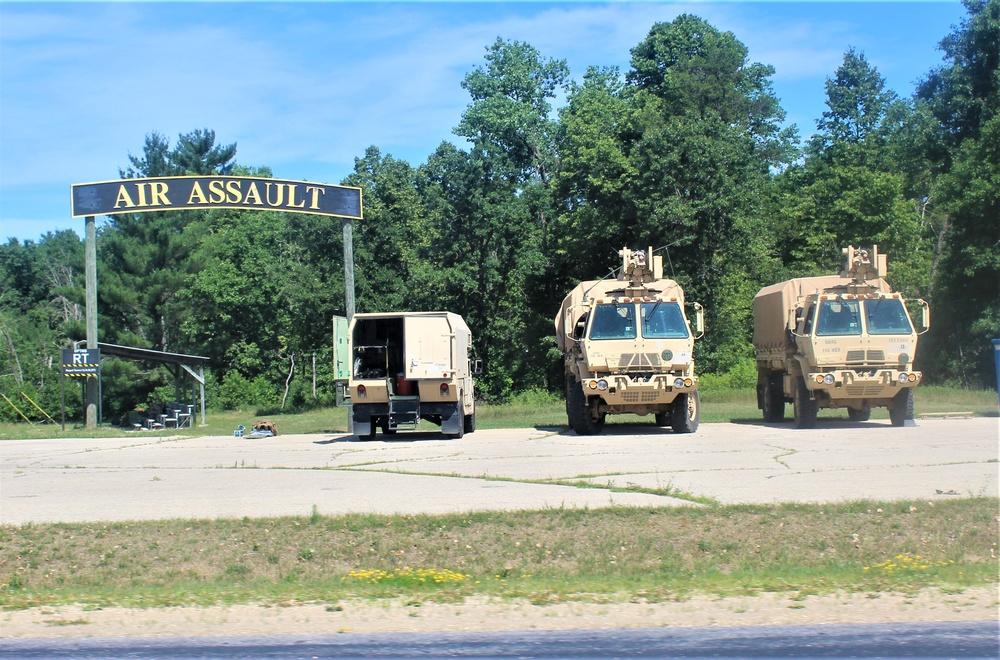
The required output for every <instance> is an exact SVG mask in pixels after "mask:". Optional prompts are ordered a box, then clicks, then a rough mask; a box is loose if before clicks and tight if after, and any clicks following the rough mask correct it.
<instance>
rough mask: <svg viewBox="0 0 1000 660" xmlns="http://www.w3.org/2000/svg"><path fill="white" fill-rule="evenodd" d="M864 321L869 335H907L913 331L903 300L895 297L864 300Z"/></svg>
mask: <svg viewBox="0 0 1000 660" xmlns="http://www.w3.org/2000/svg"><path fill="white" fill-rule="evenodd" d="M865 323H867V324H868V334H870V335H908V334H910V333H912V332H913V327H912V326H911V325H910V319H909V318H908V317H907V316H906V310H905V309H904V308H903V301H902V300H897V299H895V298H881V299H876V300H866V301H865Z"/></svg>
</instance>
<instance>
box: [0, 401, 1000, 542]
mask: <svg viewBox="0 0 1000 660" xmlns="http://www.w3.org/2000/svg"><path fill="white" fill-rule="evenodd" d="M608 429H609V431H608V432H607V433H605V434H603V435H599V436H577V435H576V434H574V433H572V432H565V431H564V432H558V431H557V430H551V429H503V430H480V431H477V432H476V433H474V434H471V435H467V436H465V437H464V438H462V439H461V440H450V439H445V438H443V437H442V436H441V435H440V434H434V433H421V434H410V435H406V434H402V433H401V434H399V435H397V436H395V438H394V439H392V441H390V442H384V441H382V438H383V437H386V436H382V435H379V436H378V438H379V439H378V440H376V441H372V442H361V441H358V440H357V439H356V438H355V437H354V436H345V435H287V436H285V435H282V436H278V437H275V438H264V439H250V438H233V437H218V436H215V437H202V438H155V437H143V436H141V435H137V436H134V437H127V438H105V439H78V438H77V439H66V438H64V439H50V440H9V441H3V442H0V523H8V524H23V523H27V522H51V521H63V522H76V521H92V520H109V521H110V520H129V519H158V518H174V517H183V518H190V517H196V518H202V517H242V516H251V517H259V516H277V515H309V514H310V513H311V512H312V511H313V507H315V508H316V511H318V512H319V513H321V514H326V515H336V514H342V513H349V512H370V513H448V512H461V511H472V510H501V509H541V508H546V507H590V508H597V507H605V506H611V505H629V506H651V507H652V506H672V505H681V504H688V503H689V502H688V501H687V500H685V499H683V498H678V497H670V496H667V495H653V494H647V493H636V492H615V491H613V490H611V489H610V488H609V487H610V486H614V487H623V488H627V487H631V486H641V487H644V488H657V489H671V490H670V492H674V493H678V492H679V493H684V494H687V495H691V496H697V497H703V498H712V499H714V500H717V501H719V502H723V503H770V502H783V501H799V502H836V501H844V500H856V499H863V498H869V499H880V500H894V499H920V500H928V501H935V500H943V499H947V498H950V497H968V496H992V497H996V496H997V494H998V487H997V482H998V463H997V458H998V453H1000V450H998V430H1000V420H998V419H997V418H974V419H962V420H921V421H919V422H918V425H917V426H916V427H915V428H914V427H911V428H894V427H891V426H890V425H889V423H888V422H887V421H873V422H869V423H863V424H852V423H848V422H833V421H831V422H830V423H829V424H826V425H824V426H821V428H818V429H814V430H795V429H793V428H791V427H790V426H789V425H787V424H785V425H772V424H763V423H760V424H754V423H742V424H703V425H702V426H701V428H700V429H699V430H698V432H697V433H695V434H691V435H674V434H673V433H671V432H670V431H663V430H660V429H657V428H655V427H652V426H644V425H638V424H636V425H621V426H618V425H615V426H611V427H608ZM556 482H561V483H556ZM568 482H569V483H568ZM572 482H589V483H591V484H594V485H598V486H601V488H581V487H578V486H575V485H573V483H572Z"/></svg>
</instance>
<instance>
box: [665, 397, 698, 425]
mask: <svg viewBox="0 0 1000 660" xmlns="http://www.w3.org/2000/svg"><path fill="white" fill-rule="evenodd" d="M700 420H701V399H700V398H699V397H698V393H697V392H690V393H684V394H679V395H677V398H676V399H674V407H673V409H672V410H671V411H670V426H672V427H673V429H674V433H694V432H695V431H697V430H698V422H699V421H700Z"/></svg>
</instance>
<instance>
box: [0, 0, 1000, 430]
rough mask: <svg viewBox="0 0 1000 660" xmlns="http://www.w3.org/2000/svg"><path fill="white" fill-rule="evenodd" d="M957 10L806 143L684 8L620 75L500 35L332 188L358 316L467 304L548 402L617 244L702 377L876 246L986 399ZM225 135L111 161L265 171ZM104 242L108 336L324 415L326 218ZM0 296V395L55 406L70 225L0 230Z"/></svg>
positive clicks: (981, 270)
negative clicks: (661, 294)
mask: <svg viewBox="0 0 1000 660" xmlns="http://www.w3.org/2000/svg"><path fill="white" fill-rule="evenodd" d="M965 6H966V9H967V15H966V17H965V18H964V19H963V20H962V22H961V23H960V24H959V25H957V26H953V27H952V28H951V30H950V32H948V33H947V34H946V35H945V36H944V37H943V39H942V41H941V42H940V49H941V51H942V52H943V62H944V63H943V64H942V65H941V66H938V67H935V68H933V69H932V70H930V71H928V72H927V73H926V75H925V76H924V77H923V78H922V79H921V80H920V81H919V82H918V83H917V85H916V86H915V89H914V91H913V94H912V95H911V96H910V97H909V98H901V97H899V96H897V95H896V94H894V93H893V92H892V91H890V90H889V89H887V87H886V85H885V80H884V78H883V77H882V76H881V75H880V74H879V72H878V71H877V69H876V67H874V66H873V65H872V64H871V63H870V62H869V61H868V60H867V58H866V57H865V54H864V53H863V52H859V51H856V50H854V49H848V50H847V51H846V52H845V53H844V55H843V61H842V63H841V65H840V66H839V67H838V68H837V69H836V71H834V72H832V74H831V76H830V77H828V78H827V81H826V93H827V100H826V105H827V110H826V111H824V112H823V114H822V117H821V118H819V119H818V120H817V122H816V131H815V133H814V134H813V135H812V136H811V137H809V138H808V139H806V140H804V141H803V140H800V138H799V135H798V132H797V129H796V128H795V127H785V126H784V120H785V113H784V111H783V110H782V108H781V105H780V102H779V100H778V99H777V98H776V96H775V95H774V93H773V90H772V87H771V78H772V76H773V75H774V73H775V71H774V68H773V67H772V66H770V65H767V64H762V63H757V62H751V61H750V60H749V58H748V51H747V48H746V46H745V45H744V44H743V43H741V42H740V41H739V39H738V38H737V37H736V35H734V34H733V33H731V32H722V31H720V30H717V29H716V28H714V27H713V26H712V25H710V24H709V23H707V22H706V21H704V20H702V19H701V18H699V17H697V16H694V15H688V14H686V15H682V16H679V17H677V18H676V19H675V20H673V21H671V22H664V23H656V24H654V25H653V26H652V27H651V29H650V30H649V33H648V35H647V36H646V37H645V39H643V41H642V42H640V43H639V44H637V45H636V46H635V47H634V48H633V49H632V50H631V56H632V57H631V63H630V68H629V69H628V70H627V71H625V72H624V73H623V72H621V71H620V70H618V69H617V68H615V67H596V66H595V67H591V68H589V69H588V70H587V71H586V72H585V73H584V74H583V76H582V78H581V79H580V80H579V81H574V80H573V79H572V78H571V77H570V71H569V68H568V67H567V65H566V63H565V61H562V60H557V59H551V58H548V57H545V56H544V55H542V54H541V53H539V52H538V51H537V50H536V49H535V48H533V47H532V46H531V45H529V44H527V43H523V42H519V41H511V40H504V39H500V38H498V39H497V40H496V42H494V43H493V44H491V45H489V46H488V47H487V48H486V56H485V61H484V62H483V63H482V64H481V65H480V66H477V67H475V68H474V69H473V70H472V71H470V72H469V73H468V74H467V75H466V76H465V78H464V81H463V82H462V86H463V88H464V89H465V90H466V91H468V93H469V96H470V102H469V105H468V106H467V108H466V110H465V112H464V113H463V114H462V117H461V121H460V122H459V124H458V126H457V127H456V128H455V129H454V133H455V136H457V137H458V138H463V139H464V141H461V142H459V143H457V144H456V142H449V141H443V142H442V143H441V144H440V145H439V146H438V147H437V149H436V150H435V151H434V152H433V153H432V154H430V155H429V156H428V157H427V160H426V162H424V163H423V164H420V165H418V166H413V165H411V164H409V163H408V162H406V161H403V160H399V159H396V158H393V157H392V156H391V155H389V154H383V153H382V151H381V150H380V149H379V148H378V147H377V146H372V147H369V148H368V149H367V150H366V152H365V153H364V155H363V156H361V157H358V158H356V159H355V166H354V171H353V173H352V174H350V175H349V176H348V177H346V178H345V179H344V180H343V181H341V182H340V183H341V184H343V185H349V186H357V187H359V188H361V189H362V191H363V198H364V204H365V207H364V220H362V221H358V222H356V223H355V226H354V240H353V250H354V259H355V280H356V300H357V311H359V312H374V311H398V310H439V309H446V310H450V311H454V312H457V313H460V314H462V315H463V316H464V317H465V319H466V320H467V322H468V323H469V325H470V327H471V328H472V331H473V337H474V340H475V348H476V352H477V356H478V357H480V358H482V359H483V360H484V362H485V365H486V372H485V373H484V375H483V376H482V378H481V379H480V381H479V387H480V389H481V391H482V393H483V396H484V397H485V398H487V399H489V400H493V401H503V400H506V399H507V398H509V397H510V396H512V395H514V394H517V393H518V392H521V391H525V390H531V389H548V390H552V391H558V390H560V389H561V385H562V384H561V378H562V368H561V361H560V356H559V354H558V351H557V350H556V348H555V337H554V328H553V324H552V319H553V316H554V315H555V313H556V311H557V309H558V307H559V303H560V301H561V300H562V298H563V296H564V295H565V294H566V293H567V292H568V291H569V290H570V289H571V288H572V287H573V286H574V285H575V284H576V282H578V281H580V280H582V279H594V278H597V277H601V276H604V275H606V274H608V273H609V272H610V271H611V270H612V269H613V268H614V267H615V266H616V265H617V259H618V256H617V250H618V249H619V248H621V247H622V246H625V245H628V246H630V247H634V248H643V247H645V246H646V245H652V246H654V247H655V248H657V249H661V250H662V252H661V253H662V254H663V255H664V256H665V257H666V258H665V259H664V261H665V263H666V264H667V270H668V271H669V273H670V274H671V275H672V276H673V277H674V279H676V280H677V281H678V282H679V283H680V284H681V285H682V286H683V287H684V288H685V290H686V296H687V297H688V299H690V300H697V301H699V302H701V303H702V304H703V305H704V306H705V309H706V325H707V333H706V336H705V338H704V339H703V340H702V341H701V342H699V344H698V346H697V349H696V359H697V360H698V364H699V369H700V370H701V371H702V372H709V373H718V374H723V373H727V372H734V373H735V372H741V373H752V368H750V369H747V366H748V365H752V362H753V349H752V346H751V344H750V337H751V331H752V301H753V296H754V294H755V293H756V292H757V290H758V289H759V288H760V287H761V286H765V285H767V284H771V283H773V282H776V281H780V280H783V279H786V278H788V277H791V276H800V275H816V274H828V273H832V272H836V271H838V270H839V268H840V265H841V255H840V248H841V247H843V246H847V245H865V246H867V245H871V244H878V245H879V248H880V251H881V252H884V253H886V254H888V255H889V281H890V282H891V283H892V284H893V286H894V288H895V289H897V290H900V291H902V292H903V293H904V294H906V295H907V296H911V297H922V298H924V299H926V300H928V302H930V305H931V309H932V314H933V317H934V320H933V324H932V329H931V331H930V332H929V333H928V334H927V335H925V336H924V337H923V338H922V340H921V347H920V351H919V352H918V356H917V363H918V364H917V366H918V367H919V368H921V369H922V370H923V371H924V373H925V377H926V378H927V380H928V381H930V382H938V383H949V384H953V385H958V386H965V387H986V386H991V385H992V383H993V379H992V347H991V345H990V339H991V338H994V337H1000V207H998V200H1000V112H998V109H1000V0H965ZM560 92H561V93H563V94H564V98H565V103H564V104H563V105H562V106H561V107H558V108H554V107H553V103H554V102H555V100H556V99H557V98H558V97H559V94H560ZM236 148H237V145H236V144H228V145H225V144H219V143H217V141H216V136H215V133H214V131H212V130H208V129H204V130H202V129H199V130H194V131H192V132H190V133H186V134H182V135H180V136H179V137H178V139H177V141H176V142H175V143H174V144H171V143H170V140H168V139H167V138H166V137H164V136H163V135H161V134H159V133H157V132H152V133H150V134H149V135H147V136H146V138H145V142H144V144H143V146H142V153H141V154H140V155H132V154H128V156H127V160H128V164H127V165H126V166H125V167H123V168H121V170H120V172H119V174H120V176H121V177H122V178H134V177H157V176H171V175H209V174H237V175H244V176H263V177H269V176H271V175H272V173H271V171H270V169H269V168H268V167H266V166H263V165H262V166H248V165H243V164H239V163H238V162H237V161H236V160H235V158H236ZM97 249H98V273H99V275H98V278H99V286H98V311H99V331H100V339H101V341H104V342H109V343H115V344H122V345H127V346H136V347H143V348H152V349H156V350H163V351H169V352H178V353H189V354H195V355H203V356H207V357H209V358H210V364H211V368H210V373H209V374H208V380H209V387H208V391H209V396H210V399H211V404H212V405H214V406H215V407H217V408H237V407H244V406H256V407H258V408H271V409H279V408H284V409H305V408H309V407H313V406H325V405H330V404H331V403H332V401H333V398H334V396H335V386H334V383H333V381H332V374H331V364H330V363H331V317H332V316H333V315H344V314H345V310H344V281H343V273H344V267H343V234H342V232H341V228H340V225H339V223H337V222H330V220H329V219H327V218H320V217H316V216H310V215H301V214H295V213H277V212H267V211H240V210H230V209H219V210H212V211H174V212H158V213H145V214H142V215H115V216H111V217H109V218H108V220H107V223H106V224H104V225H103V226H102V227H101V228H100V230H99V235H98V241H97ZM0 287H2V292H0V386H2V390H3V391H4V392H9V393H15V392H18V391H21V392H25V393H26V394H28V395H29V396H32V397H37V398H35V400H36V401H40V402H41V403H42V405H43V407H46V405H47V406H49V409H56V410H58V407H59V406H58V401H59V362H60V349H62V348H66V347H67V346H70V345H71V342H73V341H81V340H83V339H84V338H85V334H86V332H85V322H84V316H83V315H84V253H83V242H82V240H81V239H80V238H79V237H78V236H77V235H76V234H75V233H74V232H72V231H68V230H67V231H59V232H54V233H51V232H50V233H47V234H45V235H43V236H42V237H41V238H40V239H39V240H37V241H32V240H26V241H24V242H23V243H22V242H20V241H18V240H17V239H9V240H8V242H7V243H6V244H4V245H0ZM314 365H315V366H314ZM314 383H315V384H316V385H314ZM103 389H104V402H105V403H104V406H105V417H106V418H110V417H113V416H116V415H121V414H124V413H125V412H126V411H127V410H128V409H129V408H130V407H131V406H132V405H134V404H135V403H137V402H144V401H168V400H171V399H172V398H173V397H174V388H173V383H172V381H171V379H170V377H169V375H168V372H167V371H166V370H164V369H163V368H157V367H155V366H154V365H145V364H142V363H134V362H126V361H123V360H117V359H116V360H110V361H108V362H106V363H105V368H104V373H103ZM8 396H10V395H8ZM15 396H16V394H15ZM74 405H75V406H76V409H77V410H78V409H79V404H78V403H75V404H74ZM13 416H14V413H13V412H12V411H10V410H9V408H8V409H0V418H6V419H11V418H12V417H13Z"/></svg>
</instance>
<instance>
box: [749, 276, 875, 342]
mask: <svg viewBox="0 0 1000 660" xmlns="http://www.w3.org/2000/svg"><path fill="white" fill-rule="evenodd" d="M852 282H853V280H851V278H849V277H841V276H839V275H823V276H820V277H797V278H795V279H791V280H785V281H784V282H778V283H777V284H772V285H771V286H766V287H764V288H763V289H761V290H760V291H758V292H757V295H756V296H754V299H753V345H754V347H755V348H758V349H760V348H776V347H779V346H784V345H785V343H786V342H787V341H788V318H789V315H790V314H791V312H792V310H793V309H794V308H795V303H796V301H797V300H798V299H799V298H800V297H802V296H808V295H810V294H815V293H822V292H824V291H829V290H831V289H836V288H838V287H843V288H844V289H845V290H846V287H848V286H850V285H851V284H852ZM867 284H868V285H871V286H873V287H875V289H876V290H877V291H882V292H884V293H890V292H891V291H892V288H891V287H890V286H889V284H888V283H887V282H886V281H885V280H883V279H878V280H873V281H871V282H868V283H867Z"/></svg>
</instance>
